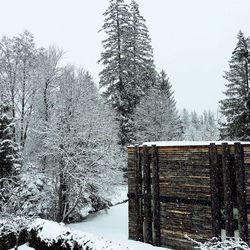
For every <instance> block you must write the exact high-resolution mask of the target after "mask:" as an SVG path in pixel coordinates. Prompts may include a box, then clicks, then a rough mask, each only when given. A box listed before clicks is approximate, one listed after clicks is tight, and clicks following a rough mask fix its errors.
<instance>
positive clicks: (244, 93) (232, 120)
mask: <svg viewBox="0 0 250 250" xmlns="http://www.w3.org/2000/svg"><path fill="white" fill-rule="evenodd" d="M237 38H238V41H237V44H236V48H235V49H234V51H233V54H232V57H231V60H230V61H229V70H228V71H227V72H225V75H224V78H225V79H226V80H227V84H226V88H227V89H226V91H225V92H224V94H225V95H226V98H225V99H224V100H221V101H220V111H221V113H222V115H223V116H224V121H223V122H221V124H220V133H221V137H222V139H230V140H234V139H237V140H249V139H250V96H249V62H250V61H249V46H250V41H249V38H246V37H245V36H244V34H243V33H242V32H241V31H240V32H239V33H238V36H237Z"/></svg>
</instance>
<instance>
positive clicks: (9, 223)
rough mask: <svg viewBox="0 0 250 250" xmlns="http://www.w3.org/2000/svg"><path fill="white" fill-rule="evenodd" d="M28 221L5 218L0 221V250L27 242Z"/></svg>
mask: <svg viewBox="0 0 250 250" xmlns="http://www.w3.org/2000/svg"><path fill="white" fill-rule="evenodd" d="M26 222H27V223H29V220H26V219H25V218H15V217H13V216H6V217H5V218H4V219H2V220H1V221H0V249H10V248H12V247H17V246H19V245H22V244H24V243H25V242H27V238H28V237H27V236H28V233H27V230H26V228H27V226H28V224H27V223H26Z"/></svg>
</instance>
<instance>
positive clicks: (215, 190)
mask: <svg viewBox="0 0 250 250" xmlns="http://www.w3.org/2000/svg"><path fill="white" fill-rule="evenodd" d="M209 161H210V185H211V202H212V232H213V237H216V238H219V237H220V236H221V212H220V211H221V201H220V194H219V185H220V183H219V166H218V156H217V148H216V145H215V143H211V144H210V145H209Z"/></svg>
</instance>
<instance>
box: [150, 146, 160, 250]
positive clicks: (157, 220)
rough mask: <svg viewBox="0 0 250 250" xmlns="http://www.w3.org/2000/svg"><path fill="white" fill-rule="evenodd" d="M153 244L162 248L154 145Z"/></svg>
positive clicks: (156, 150)
mask: <svg viewBox="0 0 250 250" xmlns="http://www.w3.org/2000/svg"><path fill="white" fill-rule="evenodd" d="M152 188H153V190H152V195H153V235H154V237H153V244H154V245H155V246H160V237H161V235H160V201H159V165H158V148H157V147H156V145H152Z"/></svg>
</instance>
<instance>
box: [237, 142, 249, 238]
mask: <svg viewBox="0 0 250 250" xmlns="http://www.w3.org/2000/svg"><path fill="white" fill-rule="evenodd" d="M234 151H235V153H234V159H235V172H236V190H237V205H238V214H239V216H238V225H239V236H240V238H241V239H242V240H243V241H245V242H248V222H247V206H246V186H245V166H244V153H243V148H242V145H241V144H240V143H238V142H237V143H235V144H234Z"/></svg>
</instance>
